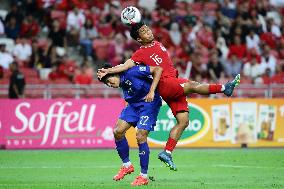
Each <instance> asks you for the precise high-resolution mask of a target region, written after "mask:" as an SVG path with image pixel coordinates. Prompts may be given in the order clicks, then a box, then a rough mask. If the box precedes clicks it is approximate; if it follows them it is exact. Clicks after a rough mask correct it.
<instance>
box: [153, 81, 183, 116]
mask: <svg viewBox="0 0 284 189" xmlns="http://www.w3.org/2000/svg"><path fill="white" fill-rule="evenodd" d="M186 82H188V80H187V79H182V78H163V79H161V80H160V82H159V86H158V90H159V93H160V95H161V97H162V98H163V100H164V101H165V102H166V103H167V104H168V105H169V107H170V108H171V110H172V112H173V114H174V116H176V114H177V113H178V112H181V111H188V106H187V101H186V95H185V94H184V90H183V87H182V86H181V85H182V84H184V83H186Z"/></svg>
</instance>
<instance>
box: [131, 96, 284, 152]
mask: <svg viewBox="0 0 284 189" xmlns="http://www.w3.org/2000/svg"><path fill="white" fill-rule="evenodd" d="M188 102H189V104H188V105H189V111H190V113H189V120H190V121H189V125H188V127H187V128H186V129H185V131H184V132H183V135H182V136H181V138H180V140H179V142H178V145H177V147H182V148H185V147H239V146H240V145H241V144H248V146H249V147H280V146H282V147H284V99H188ZM175 123H176V121H175V118H174V116H173V114H172V112H171V110H170V109H169V107H168V106H167V105H166V104H163V106H162V107H161V110H160V113H159V116H158V120H157V125H156V127H155V131H153V132H151V133H150V135H149V137H148V142H149V145H150V147H163V146H164V145H165V143H166V141H167V138H168V135H169V132H170V130H171V128H172V127H173V126H174V125H175ZM126 136H127V138H128V142H129V145H130V146H131V147H137V142H136V138H135V129H131V130H129V131H128V132H127V135H126Z"/></svg>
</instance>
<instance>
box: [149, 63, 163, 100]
mask: <svg viewBox="0 0 284 189" xmlns="http://www.w3.org/2000/svg"><path fill="white" fill-rule="evenodd" d="M150 72H151V74H152V75H153V81H152V84H151V88H150V90H149V93H148V94H147V95H146V97H145V101H146V102H152V101H153V100H154V97H155V90H156V88H157V86H158V83H159V81H160V78H161V75H162V73H163V68H161V67H159V66H154V67H153V66H150Z"/></svg>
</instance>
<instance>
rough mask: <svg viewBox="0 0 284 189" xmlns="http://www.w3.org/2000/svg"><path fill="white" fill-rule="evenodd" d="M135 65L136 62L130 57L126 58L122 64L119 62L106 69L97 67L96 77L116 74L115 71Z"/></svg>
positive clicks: (121, 70)
mask: <svg viewBox="0 0 284 189" xmlns="http://www.w3.org/2000/svg"><path fill="white" fill-rule="evenodd" d="M135 65H136V64H135V63H134V62H133V61H132V60H131V59H128V60H126V62H125V63H124V64H119V65H117V66H114V67H112V68H108V69H105V68H102V69H99V70H98V73H97V74H98V78H99V79H101V78H102V77H104V76H105V75H106V74H116V73H120V72H123V71H126V70H128V69H130V68H132V67H133V66H135Z"/></svg>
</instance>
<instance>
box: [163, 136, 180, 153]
mask: <svg viewBox="0 0 284 189" xmlns="http://www.w3.org/2000/svg"><path fill="white" fill-rule="evenodd" d="M176 145H177V141H176V140H175V139H172V138H171V137H169V138H168V141H167V144H166V147H165V151H166V152H167V151H169V152H172V151H173V150H174V148H175V147H176Z"/></svg>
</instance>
